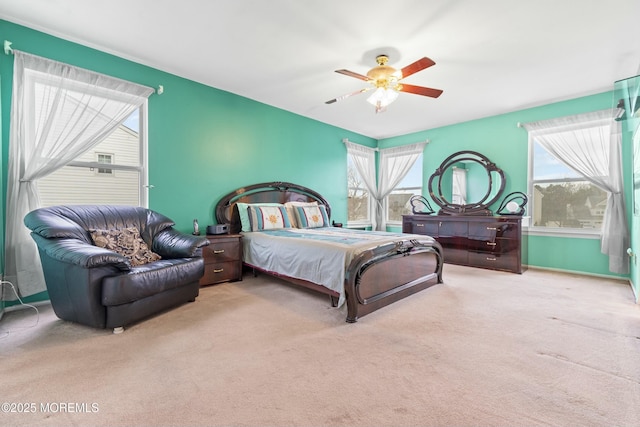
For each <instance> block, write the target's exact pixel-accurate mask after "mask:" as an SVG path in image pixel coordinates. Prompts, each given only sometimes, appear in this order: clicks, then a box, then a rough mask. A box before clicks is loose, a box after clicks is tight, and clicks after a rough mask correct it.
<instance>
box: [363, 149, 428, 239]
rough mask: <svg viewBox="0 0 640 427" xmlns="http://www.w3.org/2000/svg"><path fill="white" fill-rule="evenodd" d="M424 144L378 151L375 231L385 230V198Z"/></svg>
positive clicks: (408, 168)
mask: <svg viewBox="0 0 640 427" xmlns="http://www.w3.org/2000/svg"><path fill="white" fill-rule="evenodd" d="M425 145H426V143H425V142H419V143H417V144H410V145H402V146H400V147H393V148H385V149H383V150H380V169H379V172H378V191H377V194H376V202H377V203H376V223H377V227H376V228H375V230H383V231H384V230H386V229H387V222H386V215H385V212H386V210H387V206H386V204H387V203H386V197H387V196H388V195H389V193H391V191H393V189H394V188H395V187H396V186H397V185H398V184H399V183H400V181H402V178H404V177H405V175H406V174H407V173H408V172H409V170H410V169H411V166H413V164H414V163H415V161H416V160H417V159H418V157H420V154H422V152H423V151H424V147H425Z"/></svg>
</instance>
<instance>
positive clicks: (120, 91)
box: [5, 50, 153, 296]
mask: <svg viewBox="0 0 640 427" xmlns="http://www.w3.org/2000/svg"><path fill="white" fill-rule="evenodd" d="M14 55H15V58H14V71H13V98H12V104H11V127H10V137H9V144H10V145H9V167H8V179H7V208H6V209H7V210H6V220H7V223H6V236H5V237H6V241H5V276H6V280H8V281H11V282H12V283H14V284H15V285H16V287H17V289H18V291H19V293H20V294H21V295H22V296H28V295H33V294H36V293H38V292H41V291H44V290H45V289H46V286H45V283H44V277H43V275H42V267H41V264H40V259H39V256H38V252H37V248H36V246H35V243H34V242H33V240H32V239H31V237H30V235H29V231H28V229H27V228H26V227H25V226H24V224H23V219H24V216H25V215H26V214H27V213H28V212H29V211H31V210H33V209H36V208H38V207H39V205H40V204H39V197H38V187H37V180H38V179H40V178H42V177H44V176H46V175H48V174H50V173H52V172H54V171H55V170H56V169H58V168H61V167H62V166H64V165H66V164H68V163H69V162H70V161H72V160H73V159H74V158H76V157H77V156H79V155H80V154H82V153H83V152H85V151H87V150H89V149H91V148H92V147H94V146H95V145H97V144H98V143H100V142H101V141H102V140H103V139H104V138H106V137H107V136H108V135H109V134H110V133H111V132H112V131H113V130H114V129H115V128H116V127H117V126H118V125H119V124H121V123H122V122H123V121H124V120H125V119H126V118H127V117H128V116H129V115H130V114H131V113H132V112H133V111H135V110H136V109H137V108H139V107H140V106H141V105H142V104H143V103H144V102H145V101H146V99H147V98H148V97H149V95H151V93H153V89H152V88H149V87H145V86H140V85H137V84H134V83H130V82H127V81H124V80H120V79H116V78H113V77H109V76H105V75H102V74H98V73H94V72H91V71H88V70H84V69H81V68H77V67H73V66H71V65H68V64H63V63H60V62H56V61H51V60H49V59H45V58H41V57H38V56H34V55H30V54H27V53H24V52H20V51H15V50H14Z"/></svg>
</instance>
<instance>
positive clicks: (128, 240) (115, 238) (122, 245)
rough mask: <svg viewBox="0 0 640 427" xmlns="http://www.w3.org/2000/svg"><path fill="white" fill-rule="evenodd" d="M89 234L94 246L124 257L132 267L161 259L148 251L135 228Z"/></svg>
mask: <svg viewBox="0 0 640 427" xmlns="http://www.w3.org/2000/svg"><path fill="white" fill-rule="evenodd" d="M89 232H90V233H91V238H92V239H93V243H94V244H95V245H96V246H98V247H101V248H105V249H109V250H110V251H114V252H117V253H119V254H120V255H124V256H125V257H127V259H129V261H130V262H131V265H132V266H133V267H135V266H138V265H144V264H147V263H150V262H153V261H157V260H159V259H161V257H160V255H158V254H157V253H155V252H152V251H151V249H149V246H147V244H146V243H145V242H144V240H142V237H140V231H139V230H138V229H137V228H136V227H130V228H123V229H122V230H89Z"/></svg>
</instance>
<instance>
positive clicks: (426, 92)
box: [399, 83, 442, 98]
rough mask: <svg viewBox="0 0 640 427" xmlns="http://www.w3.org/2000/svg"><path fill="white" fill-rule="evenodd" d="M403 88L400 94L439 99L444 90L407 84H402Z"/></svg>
mask: <svg viewBox="0 0 640 427" xmlns="http://www.w3.org/2000/svg"><path fill="white" fill-rule="evenodd" d="M401 86H402V87H401V88H400V89H399V90H400V92H407V93H415V94H416V95H423V96H430V97H431V98H437V97H439V96H440V95H442V90H440V89H433V88H430V87H422V86H414V85H407V84H404V83H402V84H401Z"/></svg>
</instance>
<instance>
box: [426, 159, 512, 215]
mask: <svg viewBox="0 0 640 427" xmlns="http://www.w3.org/2000/svg"><path fill="white" fill-rule="evenodd" d="M463 161H473V162H476V163H479V164H480V165H481V166H482V167H484V169H485V171H486V172H487V176H488V178H489V186H488V189H487V193H486V194H485V195H484V197H483V198H482V199H481V200H479V201H477V202H474V203H468V204H464V205H461V204H456V203H451V202H450V201H448V200H447V199H446V198H445V197H444V196H443V194H442V179H441V177H442V175H443V174H444V173H445V172H446V171H447V169H448V168H450V167H453V166H454V165H456V164H457V163H460V162H463ZM492 172H495V173H497V174H498V175H499V176H500V188H499V189H498V191H497V192H496V193H495V195H494V196H493V197H490V196H491V193H492V191H491V189H492V187H493V181H494V179H493V177H492V176H491V175H492ZM436 180H437V188H434V186H435V184H436ZM428 186H429V195H430V196H431V198H432V199H433V201H434V202H435V203H436V204H437V205H438V206H440V211H439V212H438V215H493V212H492V211H491V210H490V209H489V208H488V207H489V206H490V205H492V204H493V203H495V202H496V201H498V200H499V199H500V197H501V196H502V192H503V191H504V186H505V176H504V172H503V171H502V169H500V168H499V167H497V166H496V164H495V163H493V162H492V161H490V160H489V159H488V158H487V157H486V156H483V155H482V154H480V153H478V152H476V151H458V152H457V153H453V154H452V155H450V156H449V157H447V158H446V159H444V161H443V162H442V163H441V164H440V166H439V167H438V169H436V171H435V172H434V173H433V175H431V177H429V184H428ZM436 190H437V193H436Z"/></svg>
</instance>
